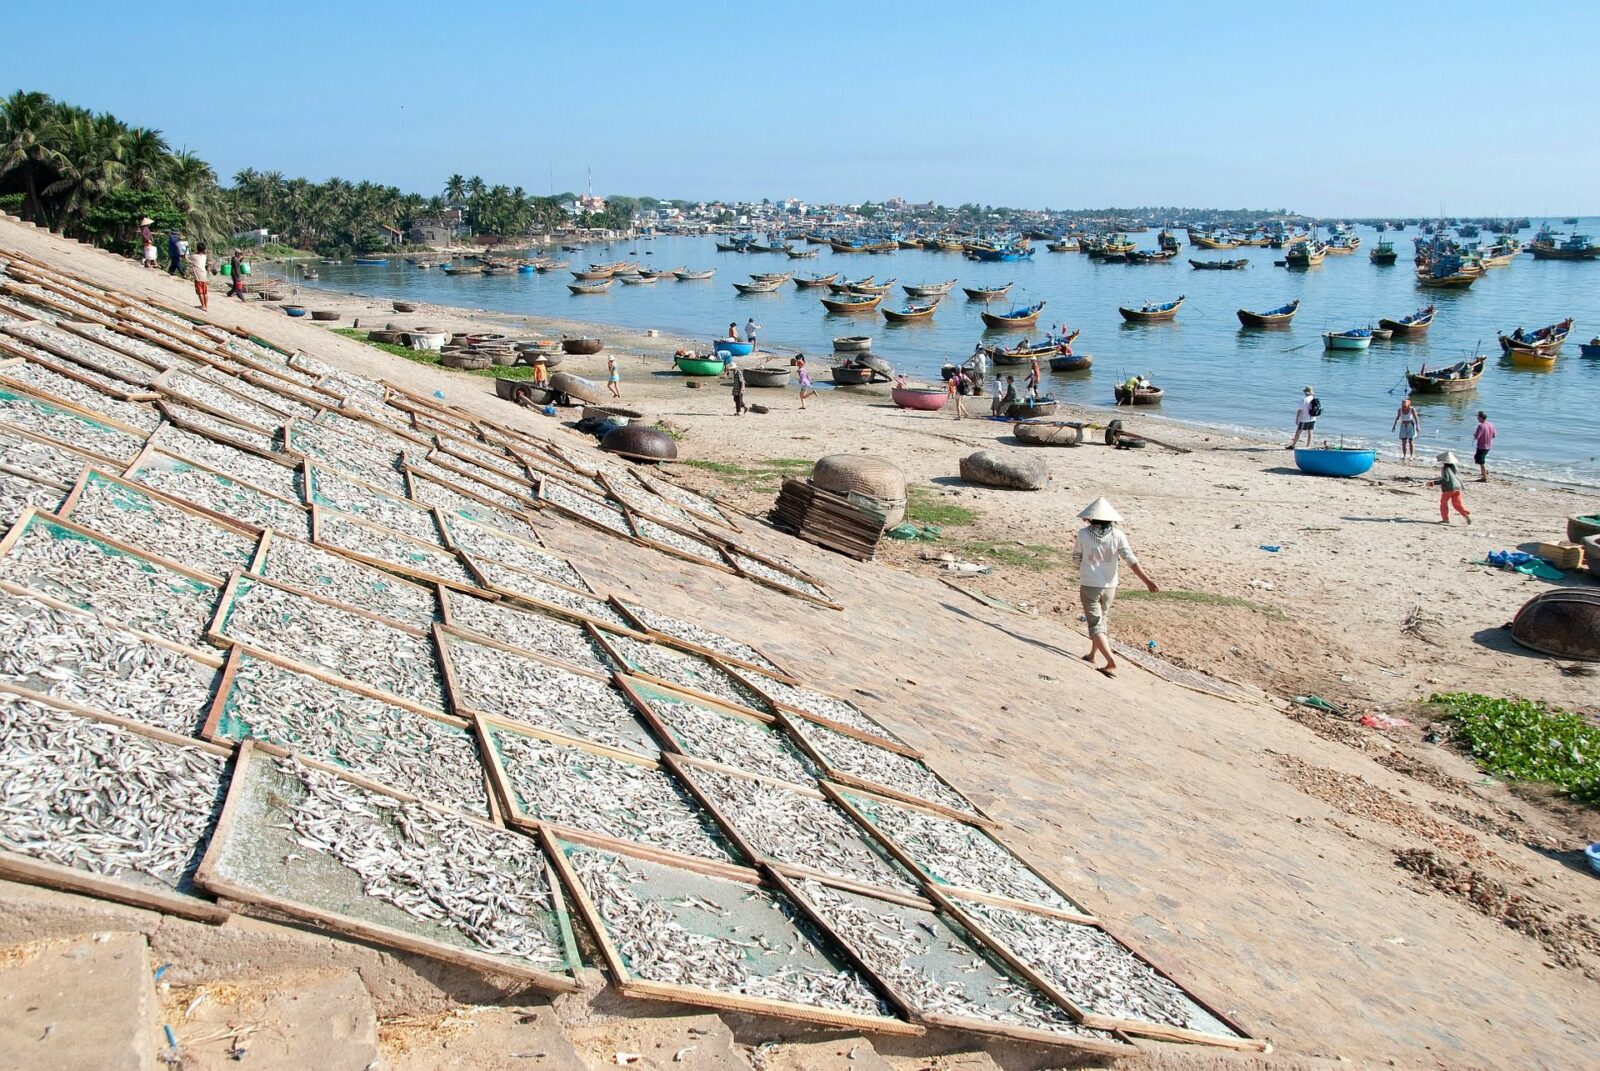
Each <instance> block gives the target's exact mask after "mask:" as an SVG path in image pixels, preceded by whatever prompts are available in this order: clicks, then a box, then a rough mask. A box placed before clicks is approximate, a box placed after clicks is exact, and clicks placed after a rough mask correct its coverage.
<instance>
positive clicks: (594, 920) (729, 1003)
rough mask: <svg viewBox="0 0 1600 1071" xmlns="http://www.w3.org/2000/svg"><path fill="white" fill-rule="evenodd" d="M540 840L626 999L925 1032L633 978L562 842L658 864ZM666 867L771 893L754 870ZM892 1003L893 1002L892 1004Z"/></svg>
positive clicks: (544, 836)
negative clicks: (725, 871)
mask: <svg viewBox="0 0 1600 1071" xmlns="http://www.w3.org/2000/svg"><path fill="white" fill-rule="evenodd" d="M539 837H540V840H541V841H542V842H543V844H544V846H545V853H546V854H547V855H548V856H549V857H550V859H551V860H552V862H553V863H554V865H555V868H556V871H557V873H559V874H560V875H561V883H562V884H563V885H564V886H566V889H567V893H568V895H569V896H570V897H571V899H572V901H573V904H574V906H575V907H576V908H577V910H578V913H579V915H580V916H581V917H582V918H583V921H584V924H585V925H586V927H587V928H588V930H589V932H590V933H591V934H592V935H593V936H594V939H595V943H596V944H597V945H598V946H599V948H600V955H601V958H602V959H603V960H604V961H605V965H606V969H607V971H608V972H609V973H610V975H611V978H612V983H613V984H614V985H615V986H616V987H617V989H618V991H620V992H621V993H622V995H623V996H625V997H642V998H651V999H657V1000H668V1001H673V1002H676V1003H683V1004H692V1005H697V1006H700V1007H707V1008H714V1009H716V1010H718V1011H727V1012H745V1013H751V1014H756V1015H769V1016H776V1017H780V1018H784V1019H795V1020H799V1021H801V1022H805V1023H811V1024H813V1025H817V1026H832V1027H839V1028H843V1029H848V1030H860V1031H864V1032H867V1033H877V1034H887V1035H898V1036H904V1037H920V1036H922V1034H923V1033H924V1030H923V1029H922V1027H920V1026H918V1025H917V1024H915V1023H910V1022H902V1021H900V1020H898V1019H889V1018H885V1017H882V1016H868V1015H859V1014H856V1013H852V1012H843V1011H829V1010H827V1009H825V1008H817V1007H813V1006H811V1005H806V1004H796V1003H791V1002H789V1001H780V1000H772V999H768V998H765V997H746V996H740V995H738V994H734V993H722V992H719V991H717V990H714V989H704V988H700V987H697V986H685V985H674V984H670V983H666V982H650V981H644V980H641V979H638V978H635V977H634V976H633V973H632V972H631V971H630V970H629V969H628V966H627V964H626V963H625V962H624V961H623V958H622V953H621V952H620V951H619V950H618V949H617V946H616V944H615V943H614V942H613V941H612V939H611V933H610V930H609V929H608V928H607V927H606V925H605V922H604V920H603V918H602V916H601V914H600V912H599V910H598V909H597V908H596V907H595V905H594V901H593V900H592V899H591V898H590V896H589V893H588V890H587V889H585V888H584V885H583V882H582V881H581V880H579V878H578V875H577V873H576V872H575V871H574V870H573V868H572V865H571V864H570V863H569V862H568V861H567V857H566V853H565V851H564V850H563V843H564V842H566V843H571V844H574V845H576V846H583V847H594V848H599V849H601V850H603V851H610V852H612V854H615V855H618V856H621V857H623V858H630V857H632V858H639V859H645V861H649V862H658V860H650V859H648V858H646V857H644V856H640V855H639V854H638V853H636V852H628V851H620V850H616V849H615V848H613V847H611V846H609V845H604V844H595V843H593V841H592V839H591V838H580V837H572V836H566V835H565V834H562V833H560V832H558V831H556V830H554V829H551V828H549V827H546V828H542V829H540V830H539ZM667 865H669V866H678V867H679V868H680V869H683V870H687V871H691V872H694V873H699V874H704V875H706V876H709V877H722V878H726V880H729V881H733V882H737V883H740V884H745V885H749V886H750V887H751V889H752V890H758V889H762V890H764V891H767V892H771V891H772V890H771V889H770V888H765V886H766V883H765V882H763V881H762V880H761V877H760V875H759V873H758V872H756V871H751V870H744V871H742V872H740V873H737V874H709V873H708V872H707V871H706V870H705V869H704V868H702V867H698V866H684V865H683V864H682V863H680V862H677V861H673V862H671V863H668V864H667ZM778 891H780V892H785V891H784V890H782V889H779V890H778ZM785 895H788V893H787V892H785ZM796 906H797V907H798V908H799V909H800V910H801V911H802V912H804V911H805V907H804V906H802V905H800V904H799V902H798V901H796ZM819 947H821V948H823V949H824V950H826V951H831V952H839V951H841V949H839V948H834V949H828V948H827V947H826V946H825V945H819ZM844 958H845V959H846V961H847V962H850V964H851V966H853V967H855V968H856V969H857V970H858V971H860V970H861V969H862V968H861V964H860V963H859V962H858V961H855V960H854V959H852V958H851V956H850V955H849V954H848V952H847V953H846V955H845V956H844ZM863 977H864V979H865V980H866V981H867V982H869V983H873V984H876V983H877V978H876V976H875V975H873V974H871V973H870V972H864V973H863ZM877 988H878V990H879V992H880V993H882V992H883V987H882V986H881V985H879V986H878V987H877ZM890 1003H891V1004H892V1001H891V1002H890Z"/></svg>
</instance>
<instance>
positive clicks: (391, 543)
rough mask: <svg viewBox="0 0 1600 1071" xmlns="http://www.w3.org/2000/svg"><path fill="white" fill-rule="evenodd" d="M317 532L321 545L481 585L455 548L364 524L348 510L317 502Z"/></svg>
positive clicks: (422, 574) (452, 580) (444, 578)
mask: <svg viewBox="0 0 1600 1071" xmlns="http://www.w3.org/2000/svg"><path fill="white" fill-rule="evenodd" d="M316 533H317V542H318V543H320V544H322V545H324V546H328V547H333V548H335V549H337V550H342V551H345V552H347V553H350V554H359V555H362V556H363V557H366V558H372V559H376V560H378V561H381V562H384V563H385V564H386V565H389V566H392V567H393V568H395V569H396V570H398V571H400V572H403V573H407V574H414V575H416V576H420V577H424V578H426V579H430V580H442V581H444V582H445V583H448V584H456V585H458V586H462V587H473V588H475V587H479V586H480V585H479V584H478V578H477V577H475V576H473V575H472V573H471V571H470V570H468V569H467V567H466V566H465V565H463V564H462V562H461V559H460V558H459V557H457V556H456V553H455V551H451V550H445V549H444V548H443V547H439V546H430V545H428V544H426V543H422V542H420V541H418V540H415V539H408V538H406V537H405V536H403V535H401V534H399V533H396V532H394V531H391V530H390V529H387V528H381V527H379V526H377V525H374V524H364V523H362V522H361V521H359V520H357V519H356V518H354V517H352V516H350V515H348V514H344V513H335V512H333V511H332V510H325V509H323V508H321V507H320V506H319V507H318V508H317V515H316Z"/></svg>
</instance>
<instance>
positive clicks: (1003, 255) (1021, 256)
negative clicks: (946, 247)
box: [967, 246, 1034, 264]
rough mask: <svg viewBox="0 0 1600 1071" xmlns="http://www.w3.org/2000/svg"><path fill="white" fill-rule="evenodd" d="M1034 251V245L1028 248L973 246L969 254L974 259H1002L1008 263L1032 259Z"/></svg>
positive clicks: (968, 251)
mask: <svg viewBox="0 0 1600 1071" xmlns="http://www.w3.org/2000/svg"><path fill="white" fill-rule="evenodd" d="M1033 253H1034V250H1033V247H1032V246H1029V247H1027V248H1021V247H1018V246H1002V247H998V248H995V247H988V246H973V247H969V248H968V250H967V255H968V256H969V257H971V258H972V259H973V260H988V261H1002V262H1004V263H1007V264H1010V263H1015V262H1016V261H1019V260H1032V259H1033Z"/></svg>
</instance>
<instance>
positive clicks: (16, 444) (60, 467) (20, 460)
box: [0, 424, 96, 487]
mask: <svg viewBox="0 0 1600 1071" xmlns="http://www.w3.org/2000/svg"><path fill="white" fill-rule="evenodd" d="M95 463H96V462H95V459H93V458H91V457H89V456H87V455H85V454H80V453H78V452H77V451H75V450H71V449H68V448H67V446H66V445H65V444H61V443H55V442H47V441H45V440H42V439H34V438H30V437H29V436H26V435H20V434H18V433H16V432H14V431H13V430H12V429H10V428H8V427H6V426H5V425H3V424H0V464H3V465H5V466H6V467H7V468H9V469H12V470H15V471H17V472H20V473H23V474H24V475H26V476H27V477H28V478H29V479H32V480H38V481H41V482H46V483H58V484H61V485H63V486H66V487H71V486H72V484H73V482H74V481H76V480H77V478H78V473H80V472H82V471H83V468H84V466H85V465H92V464H95Z"/></svg>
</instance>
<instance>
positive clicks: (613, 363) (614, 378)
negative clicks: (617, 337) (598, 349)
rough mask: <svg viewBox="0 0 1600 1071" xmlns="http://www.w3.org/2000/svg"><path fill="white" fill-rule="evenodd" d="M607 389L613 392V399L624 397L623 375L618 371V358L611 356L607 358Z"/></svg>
mask: <svg viewBox="0 0 1600 1071" xmlns="http://www.w3.org/2000/svg"><path fill="white" fill-rule="evenodd" d="M606 389H607V390H609V391H611V397H613V398H619V399H620V398H621V397H622V374H621V373H620V372H618V371H617V359H616V357H615V356H612V355H609V354H608V355H607V356H606Z"/></svg>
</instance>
